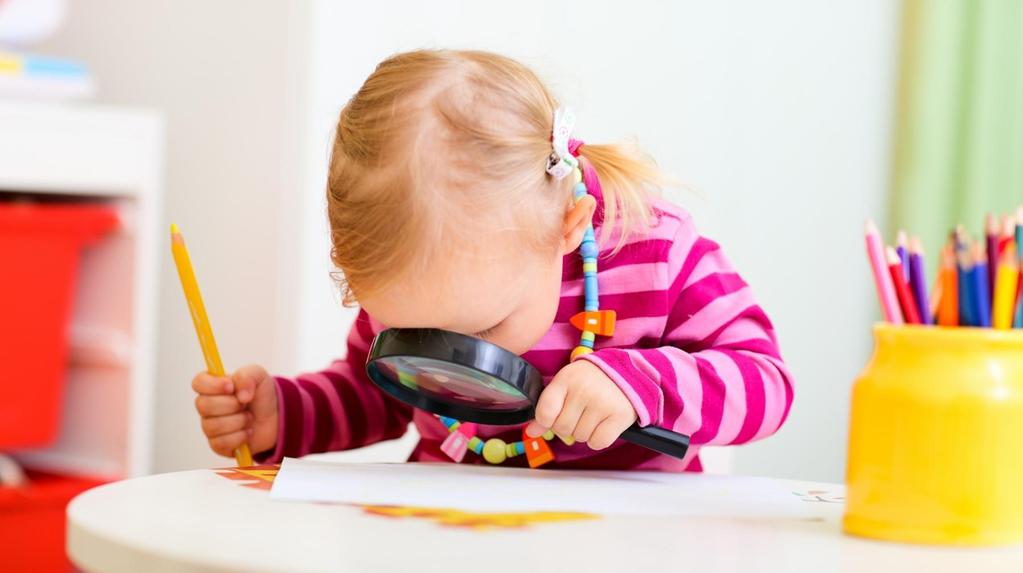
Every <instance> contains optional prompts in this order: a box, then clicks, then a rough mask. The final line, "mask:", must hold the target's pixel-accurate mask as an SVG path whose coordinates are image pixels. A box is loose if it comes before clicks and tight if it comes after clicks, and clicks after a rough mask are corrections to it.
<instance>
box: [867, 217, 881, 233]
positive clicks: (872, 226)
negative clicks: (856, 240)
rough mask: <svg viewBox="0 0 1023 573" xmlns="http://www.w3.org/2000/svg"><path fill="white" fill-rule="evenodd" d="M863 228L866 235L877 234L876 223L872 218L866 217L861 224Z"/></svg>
mask: <svg viewBox="0 0 1023 573" xmlns="http://www.w3.org/2000/svg"><path fill="white" fill-rule="evenodd" d="M863 229H864V230H865V231H866V232H867V234H868V235H877V234H879V233H878V230H877V225H875V224H874V220H873V219H867V221H866V222H865V223H864V224H863Z"/></svg>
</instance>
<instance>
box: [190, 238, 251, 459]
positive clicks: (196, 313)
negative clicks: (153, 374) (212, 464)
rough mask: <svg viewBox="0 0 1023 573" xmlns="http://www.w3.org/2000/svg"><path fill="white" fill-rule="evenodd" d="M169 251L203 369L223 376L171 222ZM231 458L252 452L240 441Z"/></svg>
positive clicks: (207, 321) (245, 456)
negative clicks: (203, 362) (186, 305)
mask: <svg viewBox="0 0 1023 573" xmlns="http://www.w3.org/2000/svg"><path fill="white" fill-rule="evenodd" d="M171 254H173V255H174V264H175V265H176V266H177V267H178V277H179V278H180V279H181V289H182V290H184V291H185V300H186V301H188V310H189V311H190V312H191V313H192V323H193V324H195V333H196V335H198V336H199V346H201V347H202V355H203V357H204V358H206V370H207V371H209V373H210V374H212V375H214V376H224V365H223V363H221V362H220V352H219V351H218V350H217V341H216V340H215V339H214V338H213V328H211V327H210V319H209V318H208V317H207V316H206V306H205V305H203V303H202V294H201V293H200V292H199V283H198V282H197V281H196V280H195V271H194V270H192V260H191V259H190V258H189V257H188V248H187V247H185V238H184V237H183V236H181V231H179V230H178V226H177V225H171ZM234 459H235V462H236V463H237V464H238V466H239V467H247V466H251V465H252V453H251V452H250V451H249V445H248V444H242V445H241V446H240V447H239V448H238V449H236V450H235V451H234Z"/></svg>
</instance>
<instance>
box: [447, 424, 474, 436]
mask: <svg viewBox="0 0 1023 573" xmlns="http://www.w3.org/2000/svg"><path fill="white" fill-rule="evenodd" d="M455 430H458V432H459V433H460V434H462V435H463V436H465V437H466V438H471V437H473V436H475V435H476V424H473V423H472V422H460V423H459V424H458V426H457V427H455V428H450V431H452V432H453V431H455Z"/></svg>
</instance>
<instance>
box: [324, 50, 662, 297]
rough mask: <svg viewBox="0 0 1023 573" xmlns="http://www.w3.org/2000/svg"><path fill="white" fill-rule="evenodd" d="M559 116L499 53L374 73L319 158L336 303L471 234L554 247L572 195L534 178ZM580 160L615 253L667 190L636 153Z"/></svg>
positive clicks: (535, 81)
mask: <svg viewBox="0 0 1023 573" xmlns="http://www.w3.org/2000/svg"><path fill="white" fill-rule="evenodd" d="M557 105H558V104H557V102H556V100H555V99H554V97H553V96H552V95H551V94H550V92H549V91H548V90H547V88H546V87H545V86H544V84H543V83H542V82H541V81H540V79H539V78H538V77H537V76H536V74H534V73H533V72H532V71H531V70H530V69H529V68H527V67H525V66H523V65H522V64H520V63H518V62H516V61H515V60H512V59H510V58H506V57H504V56H500V55H497V54H492V53H488V52H479V51H453V50H420V51H413V52H406V53H402V54H397V55H395V56H392V57H390V58H388V59H386V60H384V61H383V62H381V63H380V64H379V65H378V66H377V68H376V70H375V71H374V72H373V73H372V74H371V75H370V76H369V78H367V79H366V81H365V83H364V84H363V85H362V87H361V88H360V89H359V91H358V92H357V93H356V94H355V95H354V96H353V97H352V99H351V100H349V102H348V104H347V105H345V107H344V109H342V110H341V115H340V118H339V119H338V124H337V131H336V135H335V138H334V145H333V150H332V153H331V159H330V170H329V174H328V183H327V216H328V219H329V222H330V230H331V242H332V249H331V259H332V261H333V263H334V264H335V265H336V266H337V267H338V269H340V270H341V272H342V273H343V278H340V279H339V282H340V283H341V287H342V290H343V293H344V302H345V304H346V305H348V304H353V303H354V302H355V296H354V293H353V290H352V289H353V287H354V289H356V290H357V291H358V294H359V295H360V296H362V297H366V296H369V295H371V294H372V293H375V292H378V291H379V290H380V289H381V288H384V287H386V286H388V285H389V284H392V283H393V282H395V281H398V280H400V279H401V278H403V277H405V276H408V273H414V272H416V271H419V270H421V266H420V265H424V264H428V261H429V259H430V258H431V256H432V255H435V254H436V253H437V252H438V251H439V250H440V249H441V246H442V245H449V246H450V245H451V243H450V240H451V239H452V238H455V237H459V236H477V237H478V236H479V235H478V233H479V232H480V231H481V230H482V231H487V230H489V231H497V232H500V231H514V232H516V233H517V235H516V238H517V239H518V240H521V241H523V242H525V243H526V244H529V245H532V246H533V247H535V248H541V249H542V248H551V249H553V248H555V247H556V246H557V244H558V242H557V238H558V237H559V236H560V234H561V222H562V220H563V217H564V213H565V209H566V208H567V206H568V205H570V200H571V185H572V184H571V181H570V179H571V178H565V179H564V180H561V181H558V180H555V179H554V178H553V177H551V176H549V175H548V174H547V173H546V171H545V167H546V163H547V158H548V156H549V155H550V153H551V142H550V135H551V130H552V127H553V115H554V110H555V109H556V107H557ZM579 157H580V158H581V160H582V161H584V162H588V163H589V164H590V165H592V166H593V168H594V169H595V170H596V172H597V175H598V176H599V177H600V181H601V186H602V188H603V196H604V220H605V224H604V225H603V227H602V230H601V233H600V235H601V236H600V239H601V241H602V242H604V243H606V242H607V241H608V240H609V237H611V235H612V232H615V233H616V236H617V237H618V241H617V245H616V250H617V249H618V248H620V247H621V245H623V244H624V242H625V241H626V240H627V238H628V237H629V236H630V235H632V234H635V233H641V232H643V231H645V230H647V229H648V228H649V226H650V224H651V222H652V211H651V207H650V198H649V194H650V192H651V191H652V190H653V189H655V188H657V187H658V186H659V185H660V184H661V183H662V182H663V181H664V178H663V176H662V175H661V172H660V171H659V170H658V169H657V168H656V166H655V165H654V164H653V162H652V161H651V160H650V159H649V157H647V156H646V155H644V154H643V153H642V152H640V150H639V149H638V147H636V146H635V145H595V144H590V143H587V144H585V145H583V146H582V147H581V148H580V149H579ZM482 213H485V216H482V217H481V216H480V214H482ZM459 215H460V216H459ZM472 233H477V234H476V235H471V234H472ZM449 248H450V247H449Z"/></svg>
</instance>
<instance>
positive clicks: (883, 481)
mask: <svg viewBox="0 0 1023 573" xmlns="http://www.w3.org/2000/svg"><path fill="white" fill-rule="evenodd" d="M874 339H875V347H874V356H873V358H871V360H870V363H868V364H867V367H866V369H865V370H864V371H863V374H862V375H861V376H860V378H859V379H858V380H857V381H856V384H855V385H854V386H853V394H852V416H851V420H850V430H849V454H848V455H849V457H848V463H847V467H846V483H847V486H848V490H847V500H846V508H845V517H844V519H843V527H844V529H845V531H846V532H848V533H851V534H854V535H861V536H865V537H874V538H878V539H889V540H894V541H908V542H917V543H941V544H956V545H991V544H1006V543H1018V542H1023V331H995V330H991V329H977V328H938V327H921V326H892V325H889V324H879V325H877V326H875V327H874Z"/></svg>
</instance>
